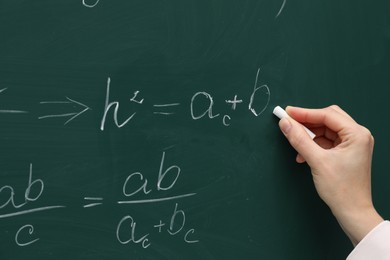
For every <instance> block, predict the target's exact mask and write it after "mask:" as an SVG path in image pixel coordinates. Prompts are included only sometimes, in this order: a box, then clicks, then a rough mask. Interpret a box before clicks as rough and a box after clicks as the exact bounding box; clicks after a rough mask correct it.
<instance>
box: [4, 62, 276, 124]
mask: <svg viewBox="0 0 390 260" xmlns="http://www.w3.org/2000/svg"><path fill="white" fill-rule="evenodd" d="M259 76H260V69H259V70H258V71H257V74H256V79H255V84H254V86H253V88H249V89H248V95H249V98H248V99H246V100H245V99H241V98H240V97H238V96H237V95H234V96H233V97H231V98H227V99H225V100H224V101H225V104H226V105H227V106H228V108H229V109H231V111H234V110H236V109H237V107H238V106H242V105H245V106H247V108H248V112H249V113H250V114H251V115H252V116H254V117H258V116H260V115H261V114H262V113H263V112H264V111H265V110H266V109H267V107H268V105H269V102H270V99H271V92H270V88H269V87H268V85H266V84H263V85H260V86H259V84H258V81H259ZM112 85H113V83H112V79H111V78H110V77H108V78H107V85H106V95H105V101H104V105H103V106H102V107H103V113H102V115H101V122H100V126H99V128H100V130H101V131H104V130H105V127H106V125H107V124H108V122H107V118H108V117H109V116H110V117H112V119H113V121H114V124H115V126H116V127H118V128H122V127H124V126H126V125H129V124H130V123H131V122H133V121H135V120H136V119H137V116H138V114H137V111H130V112H129V111H124V110H123V109H121V108H120V102H119V101H115V100H111V98H110V91H111V88H112V87H113V86H112ZM7 90H8V88H3V89H0V95H5V94H6V91H7ZM128 98H129V101H128V102H130V103H133V104H135V105H136V106H144V105H145V103H146V102H144V101H145V100H146V99H147V97H145V96H143V93H142V90H135V91H134V92H133V94H131V95H130V96H129V97H128ZM186 103H187V104H189V106H186V108H185V111H188V112H187V113H188V116H189V117H190V118H191V119H193V120H201V119H203V120H219V122H221V123H222V124H223V125H224V126H226V127H228V126H230V125H231V124H232V117H231V116H230V115H229V114H228V113H227V114H221V113H219V112H218V111H216V109H215V102H214V98H213V93H209V92H206V91H199V92H196V93H194V94H193V95H192V97H191V99H190V101H189V102H186ZM39 104H40V105H41V106H45V108H52V107H53V106H56V105H62V106H64V105H67V104H69V106H71V107H72V109H74V108H73V107H75V106H76V107H79V111H76V112H75V111H71V112H69V113H61V114H52V113H49V114H45V115H41V116H39V117H38V119H39V120H50V119H51V118H65V120H66V121H65V123H64V125H67V124H69V123H70V122H72V121H73V120H74V119H76V118H78V117H80V116H84V115H86V114H87V113H88V112H91V111H96V110H98V109H95V108H94V109H92V108H91V107H90V106H88V105H86V104H83V103H82V102H80V101H76V100H75V99H72V98H69V97H66V98H65V100H54V101H41V102H39ZM181 106H183V104H182V101H180V100H170V101H169V102H161V103H158V104H152V106H151V111H152V112H151V113H153V115H154V116H163V117H169V116H175V114H176V113H177V111H179V110H180V108H181ZM2 113H3V114H4V113H9V114H26V113H29V111H25V110H19V109H14V108H12V109H2V110H0V114H2ZM119 115H120V117H123V118H125V119H124V120H122V121H120V120H119V119H118V118H119Z"/></svg>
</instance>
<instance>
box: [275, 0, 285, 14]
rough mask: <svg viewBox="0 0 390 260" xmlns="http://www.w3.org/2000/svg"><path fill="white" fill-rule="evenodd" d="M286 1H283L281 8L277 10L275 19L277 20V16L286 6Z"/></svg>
mask: <svg viewBox="0 0 390 260" xmlns="http://www.w3.org/2000/svg"><path fill="white" fill-rule="evenodd" d="M286 1H287V0H283V3H282V6H281V7H280V9H279V12H278V13H277V14H276V16H275V18H278V17H279V15H280V14H281V13H282V12H283V9H284V6H285V5H286Z"/></svg>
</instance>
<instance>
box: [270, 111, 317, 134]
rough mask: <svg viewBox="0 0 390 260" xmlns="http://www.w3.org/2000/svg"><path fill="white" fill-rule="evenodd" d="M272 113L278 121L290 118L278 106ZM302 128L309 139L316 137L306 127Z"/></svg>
mask: <svg viewBox="0 0 390 260" xmlns="http://www.w3.org/2000/svg"><path fill="white" fill-rule="evenodd" d="M273 113H274V115H275V116H277V117H279V119H282V118H285V117H289V118H290V116H289V115H288V114H287V112H286V111H285V110H284V109H283V108H281V107H280V106H277V107H275V108H274V112H273ZM302 126H303V128H304V129H305V131H306V132H307V133H308V134H309V136H310V138H311V139H314V138H315V137H316V135H315V134H314V133H313V132H312V131H310V130H309V129H308V128H307V127H306V126H304V125H302Z"/></svg>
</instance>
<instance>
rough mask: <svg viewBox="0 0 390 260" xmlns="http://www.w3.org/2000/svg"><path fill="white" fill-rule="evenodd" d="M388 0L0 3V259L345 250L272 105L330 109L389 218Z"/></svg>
mask: <svg viewBox="0 0 390 260" xmlns="http://www.w3.org/2000/svg"><path fill="white" fill-rule="evenodd" d="M389 11H390V9H389V1H388V0H379V1H375V2H370V1H360V0H358V1H356V0H354V1H352V0H347V1H313V0H302V1H289V0H278V1H275V0H240V1H233V0H207V1H205V0H198V1H187V0H177V1H176V0H165V1H155V0H142V1H141V0H134V1H107V0H100V1H99V0H67V1H44V0H42V1H31V0H17V1H16V0H2V1H0V125H1V130H0V131H1V132H0V133H1V135H0V136H1V137H0V140H1V141H0V149H1V160H0V258H1V259H41V260H45V259H159V260H163V259H169V260H176V259H177V260H183V259H189V260H190V259H202V260H211V259H218V260H219V259H224V260H230V259H301V260H303V259H344V258H345V257H346V256H347V255H348V253H349V252H350V250H351V249H352V245H351V244H350V242H349V241H348V239H347V238H346V237H345V235H344V234H343V233H342V231H341V229H340V228H339V226H338V224H337V222H336V221H335V220H334V218H333V216H332V215H331V213H330V211H329V209H328V208H327V207H326V206H325V205H324V203H323V202H322V201H321V200H320V199H319V197H318V196H317V194H316V192H315V190H314V188H313V185H312V180H311V176H310V172H309V169H308V167H307V166H305V165H297V164H296V163H295V161H294V159H295V152H294V151H293V150H292V149H291V148H290V146H289V145H288V144H287V142H286V140H285V139H284V137H283V135H282V134H281V133H280V131H279V129H278V126H277V119H276V118H275V117H274V116H273V115H272V109H273V107H274V106H276V105H281V106H285V105H288V104H292V105H300V106H306V107H324V106H328V105H331V104H334V103H337V104H339V105H340V106H342V107H343V108H344V109H345V110H346V111H348V112H349V113H350V114H352V115H353V116H354V117H355V118H356V120H357V121H358V122H360V123H361V124H363V125H365V126H367V127H368V128H370V129H371V131H372V132H373V134H374V136H375V138H376V150H375V155H374V165H373V168H374V173H373V174H374V176H373V193H374V199H375V204H376V206H377V208H378V210H379V211H380V212H381V213H382V214H383V215H384V217H389V216H390V190H389V189H388V186H389V185H390V177H389V175H388V173H387V169H388V163H387V161H388V159H387V157H388V156H387V154H388V145H389V142H388V138H387V132H388V128H389V124H388V123H387V120H386V119H385V118H384V115H385V113H378V111H381V110H382V111H387V110H388V107H387V105H388V98H389V91H388V88H389V87H390V59H389V51H390V48H389V46H390V44H389V42H390V40H389V39H390V26H389Z"/></svg>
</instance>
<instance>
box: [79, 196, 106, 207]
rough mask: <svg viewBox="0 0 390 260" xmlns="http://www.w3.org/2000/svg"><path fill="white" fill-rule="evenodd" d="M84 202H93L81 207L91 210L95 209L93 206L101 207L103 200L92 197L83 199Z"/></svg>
mask: <svg viewBox="0 0 390 260" xmlns="http://www.w3.org/2000/svg"><path fill="white" fill-rule="evenodd" d="M84 200H86V201H91V202H92V201H93V202H92V203H89V204H85V205H84V206H83V208H91V207H95V206H99V205H102V204H103V202H101V201H103V198H92V197H85V198H84Z"/></svg>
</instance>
